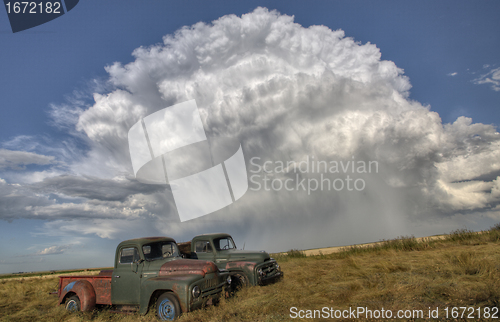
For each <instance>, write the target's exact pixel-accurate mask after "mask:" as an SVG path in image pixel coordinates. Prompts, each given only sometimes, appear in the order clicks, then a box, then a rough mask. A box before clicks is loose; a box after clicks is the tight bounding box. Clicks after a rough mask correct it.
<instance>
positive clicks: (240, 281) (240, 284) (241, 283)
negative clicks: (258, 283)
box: [231, 274, 248, 291]
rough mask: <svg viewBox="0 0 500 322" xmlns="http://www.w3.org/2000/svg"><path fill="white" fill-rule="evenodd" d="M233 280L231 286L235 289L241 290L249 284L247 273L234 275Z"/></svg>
mask: <svg viewBox="0 0 500 322" xmlns="http://www.w3.org/2000/svg"><path fill="white" fill-rule="evenodd" d="M232 277H233V282H232V283H231V286H232V288H233V290H234V291H239V290H241V289H242V288H244V287H247V286H248V279H247V278H246V276H245V275H243V274H236V275H233V276H232Z"/></svg>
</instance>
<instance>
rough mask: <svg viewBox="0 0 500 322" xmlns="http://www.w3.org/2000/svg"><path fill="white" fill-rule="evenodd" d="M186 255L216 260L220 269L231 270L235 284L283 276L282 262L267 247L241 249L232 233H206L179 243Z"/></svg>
mask: <svg viewBox="0 0 500 322" xmlns="http://www.w3.org/2000/svg"><path fill="white" fill-rule="evenodd" d="M179 248H180V250H181V253H182V254H183V256H184V257H186V258H191V259H198V260H200V259H203V260H207V261H212V262H214V263H215V264H216V265H217V266H218V267H219V269H225V270H228V271H229V274H230V275H231V277H232V281H233V283H232V288H233V289H234V288H237V287H240V286H248V285H263V284H269V283H272V282H275V281H277V280H279V279H280V278H282V277H283V272H282V271H281V268H280V266H279V265H278V263H277V262H276V260H274V259H273V258H271V257H270V256H269V254H268V253H266V252H265V251H260V252H259V251H251V250H238V249H237V248H236V244H235V243H234V240H233V238H232V237H231V235H229V234H224V233H218V234H204V235H198V236H196V237H194V238H193V239H192V240H191V241H189V242H184V243H179Z"/></svg>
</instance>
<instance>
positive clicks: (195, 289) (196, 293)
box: [192, 285, 201, 299]
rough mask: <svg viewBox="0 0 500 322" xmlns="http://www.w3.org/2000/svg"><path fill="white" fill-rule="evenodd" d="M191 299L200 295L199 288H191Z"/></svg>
mask: <svg viewBox="0 0 500 322" xmlns="http://www.w3.org/2000/svg"><path fill="white" fill-rule="evenodd" d="M192 293H193V298H195V299H196V298H198V297H199V296H200V294H201V290H200V287H199V286H198V285H196V286H195V287H193V292H192Z"/></svg>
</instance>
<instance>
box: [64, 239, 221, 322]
mask: <svg viewBox="0 0 500 322" xmlns="http://www.w3.org/2000/svg"><path fill="white" fill-rule="evenodd" d="M230 283H231V277H230V276H229V273H228V272H224V271H221V270H219V269H218V268H217V266H216V265H215V264H214V263H213V262H210V261H206V260H191V259H183V258H182V257H181V254H180V252H179V248H178V246H177V244H176V242H175V240H173V239H172V238H168V237H152V238H140V239H131V240H127V241H124V242H121V243H120V244H119V245H118V247H117V248H116V255H115V266H114V269H113V270H107V271H101V272H100V274H99V275H98V276H60V277H59V289H58V296H59V304H63V303H65V305H66V309H67V310H71V311H73V310H74V311H80V310H81V311H90V310H93V309H94V307H95V306H96V305H112V306H113V307H114V308H115V309H117V310H122V311H137V310H139V313H140V314H146V313H147V312H148V310H149V308H150V307H153V306H155V308H156V314H157V316H158V318H159V319H160V320H163V321H166V320H173V319H175V318H176V317H178V316H179V315H180V314H181V313H182V312H188V311H192V310H194V309H197V308H200V307H202V306H204V305H205V304H207V302H209V301H212V300H215V301H216V300H217V299H218V298H219V296H220V295H221V294H222V292H223V288H224V287H226V286H228V284H230Z"/></svg>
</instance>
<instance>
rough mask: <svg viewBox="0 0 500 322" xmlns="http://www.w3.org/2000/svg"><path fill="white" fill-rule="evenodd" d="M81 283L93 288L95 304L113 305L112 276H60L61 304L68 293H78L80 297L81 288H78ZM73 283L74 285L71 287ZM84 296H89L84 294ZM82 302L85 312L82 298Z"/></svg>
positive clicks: (59, 292)
mask: <svg viewBox="0 0 500 322" xmlns="http://www.w3.org/2000/svg"><path fill="white" fill-rule="evenodd" d="M80 281H85V282H86V283H88V284H89V285H90V286H91V287H92V292H94V299H95V304H103V305H111V276H60V277H59V290H58V296H59V303H60V304H62V303H63V302H64V297H65V295H66V294H67V293H68V292H74V293H77V295H78V297H80V294H78V292H77V291H79V290H80V288H76V287H77V286H78V282H80ZM71 283H73V284H72V285H70V284H71ZM82 292H83V291H82ZM82 296H87V295H85V294H83V295H82ZM80 302H82V310H83V300H82V298H80Z"/></svg>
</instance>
